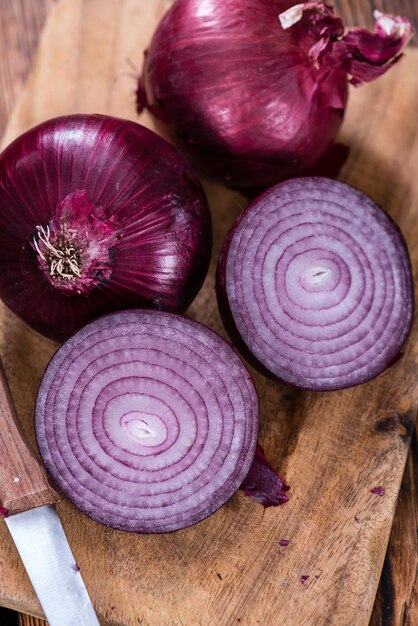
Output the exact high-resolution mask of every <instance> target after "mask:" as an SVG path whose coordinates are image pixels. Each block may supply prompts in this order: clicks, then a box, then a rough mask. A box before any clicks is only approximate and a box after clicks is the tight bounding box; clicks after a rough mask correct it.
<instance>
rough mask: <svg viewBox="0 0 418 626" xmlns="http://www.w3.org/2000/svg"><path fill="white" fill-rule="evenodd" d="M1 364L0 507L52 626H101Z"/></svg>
mask: <svg viewBox="0 0 418 626" xmlns="http://www.w3.org/2000/svg"><path fill="white" fill-rule="evenodd" d="M58 499H59V498H58V494H57V493H56V492H55V490H54V489H53V488H52V487H51V486H50V484H49V482H48V479H47V476H46V472H45V470H44V468H43V466H42V465H41V464H40V463H39V461H38V460H37V458H36V457H35V455H34V453H33V451H32V450H31V449H30V447H29V445H28V444H27V442H26V440H25V437H24V435H23V433H22V431H21V428H20V425H19V422H18V419H17V415H16V411H15V408H14V405H13V402H12V398H11V394H10V391H9V387H8V384H7V380H6V376H5V373H4V369H3V366H2V364H1V362H0V506H1V511H2V513H3V515H4V516H5V522H6V525H7V527H8V529H9V532H10V534H11V535H12V538H13V540H14V542H15V545H16V548H17V550H18V552H19V554H20V557H21V559H22V561H23V564H24V566H25V569H26V571H27V573H28V576H29V579H30V581H31V583H32V586H33V588H34V590H35V593H36V595H37V596H38V599H39V602H40V604H41V606H42V609H43V611H44V613H45V616H46V619H47V620H48V622H49V625H50V626H100V624H99V621H98V619H97V617H96V613H95V611H94V609H93V606H92V604H91V601H90V598H89V595H88V592H87V589H86V587H85V584H84V582H83V579H82V577H81V574H80V571H79V567H78V565H77V563H76V561H75V559H74V556H73V554H72V552H71V548H70V546H69V543H68V541H67V538H66V536H65V533H64V529H63V527H62V524H61V521H60V519H59V516H58V513H57V511H56V509H55V506H54V505H55V503H56V502H57V501H58Z"/></svg>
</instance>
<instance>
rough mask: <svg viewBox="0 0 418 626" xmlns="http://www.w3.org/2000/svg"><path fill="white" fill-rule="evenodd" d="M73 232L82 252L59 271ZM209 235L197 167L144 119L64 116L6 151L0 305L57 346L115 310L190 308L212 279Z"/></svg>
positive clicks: (1, 172)
mask: <svg viewBox="0 0 418 626" xmlns="http://www.w3.org/2000/svg"><path fill="white" fill-rule="evenodd" d="M39 227H41V228H42V229H43V230H39ZM48 229H49V231H48ZM64 231H65V237H69V238H70V239H71V237H72V239H71V241H70V244H74V245H73V248H74V249H73V250H71V249H70V252H69V254H70V256H71V254H72V257H71V258H70V259H68V258H67V257H66V258H65V264H64V265H62V263H61V265H60V266H59V265H58V264H59V262H60V256H59V254H61V250H62V249H63V247H62V246H63V232H64ZM69 232H70V233H71V232H75V233H76V235H75V236H73V235H68V233H69ZM211 232H212V231H211V218H210V213H209V208H208V205H207V202H206V198H205V195H204V192H203V189H202V187H201V184H200V182H199V180H198V179H197V177H196V176H195V174H194V173H193V171H192V170H191V169H190V167H189V166H188V165H187V164H186V163H185V161H184V160H183V159H182V157H180V155H179V154H178V153H177V152H176V150H175V149H174V148H173V147H172V146H171V145H170V144H169V143H168V142H166V141H165V140H163V139H161V138H160V137H158V135H156V134H155V133H153V132H152V131H150V130H148V129H146V128H144V127H142V126H140V125H139V124H136V123H134V122H130V121H127V120H122V119H117V118H111V117H106V116H101V115H72V116H66V117H60V118H56V119H53V120H49V121H47V122H45V123H43V124H40V125H39V126H37V127H35V128H33V129H31V130H29V131H28V132H26V133H25V134H23V135H22V136H21V137H19V138H18V139H16V140H15V141H14V142H13V143H12V144H11V145H10V146H9V147H8V148H6V149H5V150H4V152H3V153H2V154H1V155H0V297H1V298H2V300H3V301H4V302H5V303H6V305H7V306H8V307H9V308H10V309H11V310H12V311H13V312H14V313H16V314H17V315H18V316H20V317H21V318H22V319H23V320H24V321H25V322H27V323H28V324H29V325H30V326H31V327H32V328H34V329H35V330H37V331H38V332H40V333H42V334H44V335H46V336H48V337H50V338H52V339H54V340H57V341H63V340H64V339H66V338H67V337H68V336H69V335H71V334H72V333H73V332H75V331H76V330H77V329H78V328H80V327H81V326H82V325H84V324H85V323H86V322H88V321H90V320H92V319H94V318H96V317H98V316H100V315H102V314H104V313H107V312H110V311H113V310H117V309H126V308H133V307H152V308H156V309H161V310H167V311H174V312H182V311H184V310H185V309H186V308H187V306H188V305H189V304H190V303H191V301H192V300H193V298H194V297H195V295H196V293H197V292H198V290H199V289H200V287H201V285H202V283H203V280H204V277H205V275H206V272H207V268H208V264H209V260H210V254H211V243H212V242H211V238H212V235H211ZM48 233H49V235H48ZM48 237H49V239H48ZM48 241H49V242H50V243H51V242H52V243H53V244H54V247H55V248H58V252H56V251H55V252H52V253H51V249H50V248H49V247H48ZM65 241H66V240H65ZM67 243H68V242H66V244H65V245H67ZM70 244H68V245H67V248H66V250H67V252H68V250H69V246H70ZM60 246H61V248H60ZM74 250H75V251H74ZM67 252H66V254H67ZM42 257H43V258H42ZM74 262H75V265H76V267H75V269H74ZM53 263H54V265H52V264H53ZM71 263H72V265H71ZM78 266H80V267H78ZM57 267H58V269H57ZM73 269H74V271H77V272H78V274H79V275H73ZM63 275H64V276H63ZM65 275H66V276H65ZM68 276H69V277H68Z"/></svg>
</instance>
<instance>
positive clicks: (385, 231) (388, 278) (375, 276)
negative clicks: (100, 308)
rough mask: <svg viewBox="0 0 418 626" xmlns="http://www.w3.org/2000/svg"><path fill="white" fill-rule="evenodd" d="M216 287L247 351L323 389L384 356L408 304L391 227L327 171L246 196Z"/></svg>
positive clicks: (400, 333) (395, 341)
mask: <svg viewBox="0 0 418 626" xmlns="http://www.w3.org/2000/svg"><path fill="white" fill-rule="evenodd" d="M217 294H218V301H219V305H220V310H221V314H222V317H223V320H224V323H225V326H226V327H227V330H228V331H229V332H230V334H231V337H232V338H233V340H234V341H235V343H236V345H237V347H238V348H240V349H241V350H242V353H243V354H244V356H245V358H247V359H248V360H251V361H252V364H253V365H255V366H256V367H259V368H260V370H261V371H263V373H267V374H268V375H269V376H272V377H274V378H276V379H278V380H280V381H282V382H285V383H288V384H290V385H293V386H295V387H300V388H304V389H312V390H323V391H325V390H333V389H342V388H345V387H350V386H353V385H356V384H359V383H363V382H365V381H367V380H370V379H371V378H373V377H375V376H377V375H378V374H380V373H381V372H382V371H383V370H384V369H385V368H386V367H388V366H389V365H390V364H392V363H393V361H394V359H395V358H396V357H397V355H398V354H399V352H400V350H401V348H402V346H403V344H404V342H405V340H406V338H407V336H408V333H409V331H410V328H411V323H412V317H413V309H414V289H413V279H412V273H411V265H410V260H409V255H408V251H407V248H406V244H405V241H404V239H403V237H402V234H401V232H400V230H399V228H398V227H397V226H396V224H395V223H394V222H393V221H392V220H391V219H390V218H389V217H388V216H387V215H386V214H385V213H384V211H382V209H381V208H380V207H378V206H377V205H376V204H375V203H374V202H373V201H372V200H370V198H368V197H367V196H365V195H364V194H363V193H361V192H360V191H358V190H356V189H354V188H352V187H350V186H348V185H346V184H343V183H340V182H336V181H331V180H328V179H325V178H300V179H294V180H291V181H288V182H285V183H282V184H279V185H276V186H275V187H273V188H271V189H270V190H268V191H267V192H266V193H265V194H263V195H262V196H260V197H259V198H258V199H256V200H255V201H254V202H253V203H252V204H251V205H249V207H248V208H247V209H246V211H244V213H243V214H242V215H241V217H240V218H239V219H238V220H237V222H236V223H235V224H234V226H233V227H232V229H231V230H230V232H229V233H228V235H227V237H226V239H225V243H224V247H223V250H222V252H221V255H220V259H219V263H218V272H217Z"/></svg>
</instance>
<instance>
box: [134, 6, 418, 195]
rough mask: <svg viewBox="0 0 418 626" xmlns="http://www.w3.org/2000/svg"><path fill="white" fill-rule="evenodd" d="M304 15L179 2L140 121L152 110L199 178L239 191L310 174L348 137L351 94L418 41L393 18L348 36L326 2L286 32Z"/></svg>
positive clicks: (141, 100) (142, 86)
mask: <svg viewBox="0 0 418 626" xmlns="http://www.w3.org/2000/svg"><path fill="white" fill-rule="evenodd" d="M294 4H295V3H294V2H292V1H290V2H289V0H223V1H222V2H216V1H214V0H209V1H208V0H176V2H174V4H173V5H172V7H171V8H170V9H169V11H168V12H167V14H166V15H165V16H164V17H163V19H162V21H161V22H160V24H159V26H158V28H157V30H156V32H155V33H154V35H153V38H152V40H151V43H150V45H149V48H148V50H147V51H146V52H145V59H144V65H143V70H142V77H141V78H140V80H139V84H138V91H137V102H138V111H139V112H141V111H142V110H143V108H144V107H147V108H148V109H149V111H150V112H151V113H152V114H153V115H154V116H155V118H156V120H157V122H158V124H159V128H160V131H161V132H162V133H163V134H164V135H166V136H168V137H169V138H170V140H171V141H172V142H174V143H175V144H176V145H177V146H178V148H179V149H180V150H181V151H182V153H183V154H184V155H185V156H186V158H187V159H188V160H189V161H190V162H191V163H192V164H193V166H194V167H195V168H196V169H198V170H199V171H201V172H202V173H203V174H205V175H209V176H211V177H214V178H217V179H219V180H221V181H222V182H223V183H225V184H226V185H228V186H230V187H235V188H241V189H249V188H266V187H267V186H270V185H272V184H274V183H277V182H279V181H281V180H284V179H286V178H289V177H292V176H296V175H300V174H301V173H306V172H307V171H308V170H310V168H312V167H313V166H314V165H315V164H317V163H318V162H319V161H320V160H321V158H322V157H323V156H324V155H325V154H326V153H327V151H328V150H329V149H330V147H331V146H332V144H333V142H334V140H335V138H336V135H337V133H338V131H339V129H340V126H341V123H342V120H343V116H344V110H345V107H346V104H347V96H348V82H353V83H355V84H356V85H359V84H361V83H362V82H365V81H368V80H373V79H374V78H377V77H378V76H379V75H381V74H383V73H384V72H385V71H386V70H387V69H388V68H389V67H390V66H391V65H393V63H394V62H395V61H396V60H398V59H399V53H400V51H401V50H402V48H403V46H404V45H405V43H406V42H407V40H408V38H409V36H410V32H411V28H410V24H409V22H408V21H407V20H406V19H405V18H398V17H392V16H382V14H379V15H378V16H376V19H377V25H376V32H375V33H373V34H372V33H369V32H367V31H365V30H364V29H351V30H348V32H346V33H345V34H344V25H343V23H342V20H341V19H340V18H338V17H336V16H334V15H333V11H332V8H331V7H330V6H329V5H327V4H325V3H323V2H319V1H315V0H314V1H313V2H307V3H302V4H299V5H298V7H299V14H300V15H299V18H298V19H295V18H294V23H293V24H292V25H291V26H289V27H288V28H283V27H282V25H281V24H280V22H279V15H280V14H282V13H283V12H284V11H286V10H287V9H289V7H292V5H294ZM291 22H292V20H291V21H290V23H291ZM382 23H383V25H384V28H383V27H382V26H381V24H382ZM388 24H389V25H388ZM326 175H328V174H326Z"/></svg>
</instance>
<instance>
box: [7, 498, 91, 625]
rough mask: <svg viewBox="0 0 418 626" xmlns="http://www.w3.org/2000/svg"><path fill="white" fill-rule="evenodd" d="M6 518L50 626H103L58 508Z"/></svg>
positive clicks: (40, 509)
mask: <svg viewBox="0 0 418 626" xmlns="http://www.w3.org/2000/svg"><path fill="white" fill-rule="evenodd" d="M4 519H5V521H6V524H7V527H8V529H9V531H10V534H11V535H12V537H13V540H14V542H15V544H16V547H17V549H18V552H19V554H20V557H21V559H22V561H23V564H24V566H25V569H26V571H27V573H28V575H29V579H30V581H31V583H32V585H33V588H34V590H35V592H36V595H37V596H38V599H39V602H40V603H41V606H42V609H43V611H44V613H45V616H46V618H47V620H48V622H49V624H50V626H100V624H99V621H98V619H97V616H96V613H95V612H94V609H93V606H92V604H91V601H90V598H89V595H88V593H87V589H86V587H85V585H84V582H83V579H82V577H81V574H80V571H79V567H78V565H77V563H76V561H75V560H74V556H73V554H72V552H71V548H70V546H69V544H68V541H67V538H66V536H65V533H64V529H63V527H62V524H61V521H60V519H59V517H58V514H57V511H56V509H55V507H54V506H53V505H50V504H47V505H43V506H39V507H37V508H34V509H30V510H28V511H24V512H23V513H16V514H14V515H10V516H9V517H5V518H4Z"/></svg>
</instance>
